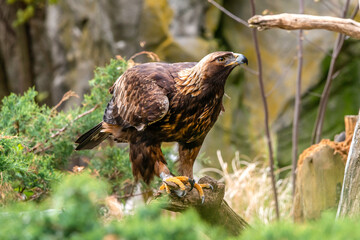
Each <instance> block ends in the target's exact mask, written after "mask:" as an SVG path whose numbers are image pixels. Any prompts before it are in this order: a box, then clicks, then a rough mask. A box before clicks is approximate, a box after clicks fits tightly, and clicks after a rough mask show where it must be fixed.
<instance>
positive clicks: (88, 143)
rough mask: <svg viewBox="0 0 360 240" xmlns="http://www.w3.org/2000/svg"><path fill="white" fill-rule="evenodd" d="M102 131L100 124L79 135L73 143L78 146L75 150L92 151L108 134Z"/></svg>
mask: <svg viewBox="0 0 360 240" xmlns="http://www.w3.org/2000/svg"><path fill="white" fill-rule="evenodd" d="M101 130H102V122H101V123H99V124H98V125H96V126H95V127H93V128H92V129H90V130H89V131H87V132H86V133H84V134H83V135H81V136H80V137H79V138H78V139H77V140H76V141H75V143H78V144H79V145H78V146H77V147H76V149H75V150H84V149H92V148H94V147H96V146H97V145H99V144H100V143H101V142H102V141H104V140H105V139H106V138H107V137H108V136H109V133H104V132H101Z"/></svg>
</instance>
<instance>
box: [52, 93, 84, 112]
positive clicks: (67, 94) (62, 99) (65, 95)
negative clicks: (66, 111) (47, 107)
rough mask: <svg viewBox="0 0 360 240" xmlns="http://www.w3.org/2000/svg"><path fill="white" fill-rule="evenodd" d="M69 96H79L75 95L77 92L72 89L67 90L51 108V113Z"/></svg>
mask: <svg viewBox="0 0 360 240" xmlns="http://www.w3.org/2000/svg"><path fill="white" fill-rule="evenodd" d="M71 97H76V98H79V95H77V94H76V93H75V92H74V91H72V90H69V91H67V92H66V93H65V94H64V96H63V97H62V98H61V100H60V102H59V103H58V104H56V106H55V107H53V108H52V109H51V114H53V113H54V112H55V111H56V109H57V108H58V107H60V105H61V104H62V103H63V102H65V101H67V100H68V99H69V98H71Z"/></svg>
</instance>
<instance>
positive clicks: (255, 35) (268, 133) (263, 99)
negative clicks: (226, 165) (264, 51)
mask: <svg viewBox="0 0 360 240" xmlns="http://www.w3.org/2000/svg"><path fill="white" fill-rule="evenodd" d="M250 3H251V9H252V14H253V15H255V3H254V0H251V1H250ZM252 35H253V39H254V44H255V51H256V59H257V62H258V73H259V75H258V76H259V85H260V91H261V98H262V101H263V106H264V119H265V131H266V140H267V145H268V151H269V160H270V174H271V184H272V189H273V193H274V201H275V210H276V218H277V220H279V219H280V213H279V202H278V194H277V188H276V180H275V173H274V156H273V148H272V141H271V136H270V129H269V112H268V105H267V100H266V96H265V90H264V83H263V76H262V63H261V54H260V48H259V43H258V38H257V32H256V30H255V29H252Z"/></svg>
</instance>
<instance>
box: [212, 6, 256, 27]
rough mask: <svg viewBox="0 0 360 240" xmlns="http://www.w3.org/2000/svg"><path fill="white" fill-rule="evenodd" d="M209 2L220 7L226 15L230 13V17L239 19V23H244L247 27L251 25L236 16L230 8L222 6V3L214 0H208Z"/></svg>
mask: <svg viewBox="0 0 360 240" xmlns="http://www.w3.org/2000/svg"><path fill="white" fill-rule="evenodd" d="M208 2H209V3H211V4H212V5H213V6H215V7H216V8H217V9H219V10H220V11H222V12H223V13H225V14H226V15H228V16H229V17H230V18H232V19H234V20H235V21H237V22H238V23H241V24H242V25H244V26H245V27H249V24H248V23H247V22H246V21H245V20H243V19H241V18H239V17H237V16H235V15H234V14H232V13H231V12H229V11H228V10H226V9H225V8H224V7H223V6H221V5H220V4H218V3H217V2H215V1H214V0H208Z"/></svg>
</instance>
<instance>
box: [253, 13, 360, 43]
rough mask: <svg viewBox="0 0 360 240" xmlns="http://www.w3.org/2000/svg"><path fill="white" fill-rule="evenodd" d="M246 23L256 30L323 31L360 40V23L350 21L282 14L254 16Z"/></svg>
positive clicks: (327, 17)
mask: <svg viewBox="0 0 360 240" xmlns="http://www.w3.org/2000/svg"><path fill="white" fill-rule="evenodd" d="M248 23H249V26H250V27H253V28H257V29H258V30H264V29H268V28H281V29H286V30H297V29H308V30H311V29H325V30H329V31H333V32H339V33H342V34H345V35H348V36H350V37H352V38H356V39H360V23H359V22H356V21H354V20H352V19H343V18H337V17H329V16H314V15H307V14H289V13H282V14H277V15H266V16H261V15H255V16H253V17H252V18H250V19H249V20H248Z"/></svg>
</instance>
